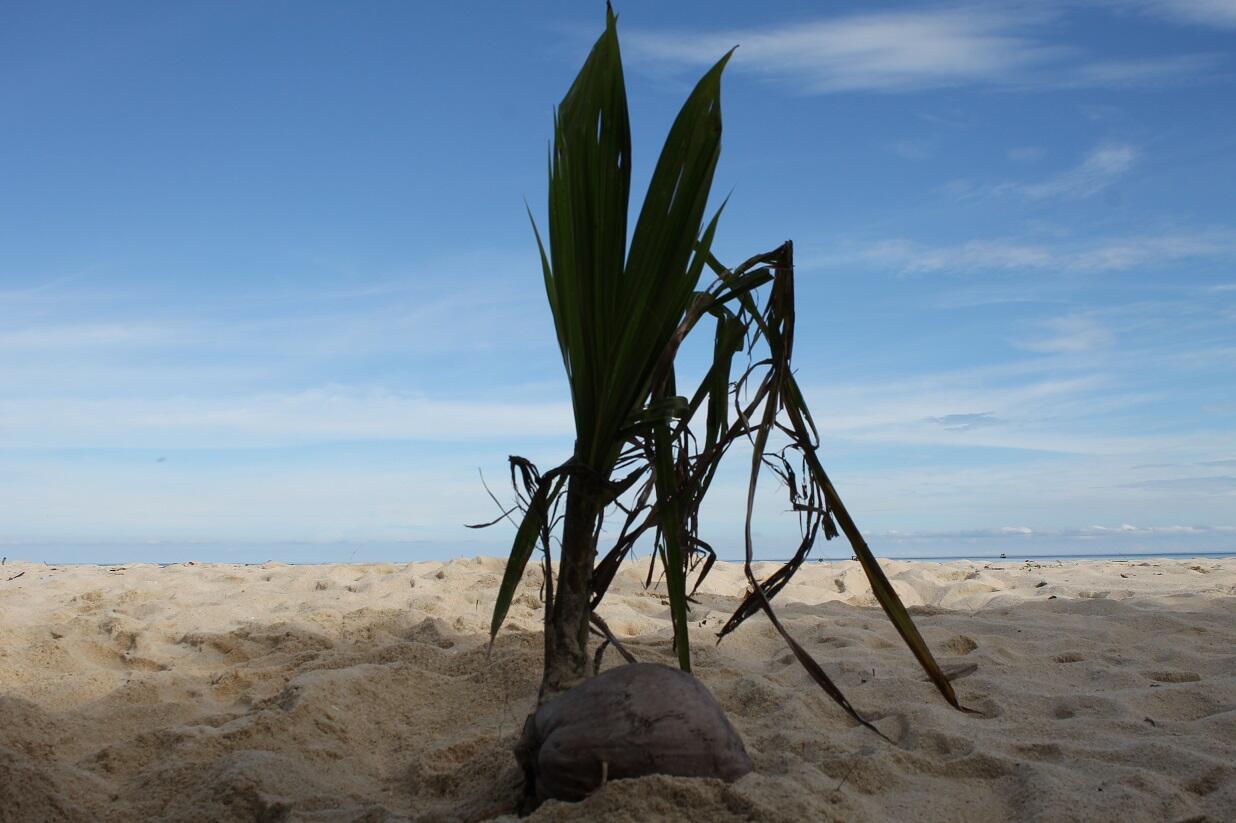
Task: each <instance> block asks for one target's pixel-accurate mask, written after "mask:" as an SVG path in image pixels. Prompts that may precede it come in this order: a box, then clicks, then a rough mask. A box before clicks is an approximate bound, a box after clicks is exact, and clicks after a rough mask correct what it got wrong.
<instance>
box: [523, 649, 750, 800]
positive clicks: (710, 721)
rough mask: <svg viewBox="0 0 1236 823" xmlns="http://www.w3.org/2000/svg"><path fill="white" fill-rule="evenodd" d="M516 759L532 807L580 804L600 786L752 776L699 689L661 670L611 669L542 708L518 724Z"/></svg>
mask: <svg viewBox="0 0 1236 823" xmlns="http://www.w3.org/2000/svg"><path fill="white" fill-rule="evenodd" d="M515 757H516V758H517V759H518V760H519V763H520V765H521V766H522V767H523V769H524V772H525V774H526V775H527V786H528V789H529V791H530V794H531V793H535V802H536V803H540V802H542V801H544V800H548V799H550V798H553V799H556V800H582V799H583V798H585V797H587V796H588V795H589V794H590V793H591V792H593V791H595V790H596V789H598V788H599V787H600V786H601V785H602V784H603V783H604V782H605V781H606V780H621V779H623V778H634V777H643V776H644V775H650V774H664V775H671V776H677V777H716V778H720V779H722V780H725V781H733V780H737V779H738V778H740V777H742V776H743V775H744V774H746V773H747V772H749V771H751V759H750V758H749V757H748V756H747V750H746V748H745V747H744V746H743V743H742V738H740V737H739V736H738V732H736V731H734V727H733V726H731V725H730V722H729V720H728V719H726V717H725V712H723V711H722V710H721V706H720V705H719V704H718V703H717V701H716V699H715V698H714V697H713V696H712V694H710V693H709V691H708V689H706V688H705V687H704V684H703V683H701V682H700V681H699V680H697V679H696V678H695V677H693V676H691V675H690V674H686V673H685V672H682V671H679V670H678V669H674V668H670V667H669V666H664V665H661V664H660V663H632V664H630V665H626V666H619V667H617V668H614V669H610V670H608V671H606V672H603V673H602V674H599V675H597V676H596V677H593V678H591V679H589V680H586V681H584V682H583V683H581V684H580V685H578V686H576V687H574V688H572V689H570V690H568V691H566V692H564V693H562V694H561V695H559V696H558V697H556V698H554V699H553V700H550V701H549V702H547V703H545V704H544V705H543V706H541V707H540V708H539V709H537V711H536V712H535V713H534V714H532V715H530V716H529V717H528V721H527V722H526V723H525V724H524V732H523V736H522V738H521V739H520V741H519V743H518V745H517V746H516V747H515Z"/></svg>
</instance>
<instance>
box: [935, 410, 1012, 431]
mask: <svg viewBox="0 0 1236 823" xmlns="http://www.w3.org/2000/svg"><path fill="white" fill-rule="evenodd" d="M929 419H930V420H931V422H933V423H935V424H936V425H938V426H940V428H942V429H947V430H948V431H970V430H971V429H979V428H985V427H987V426H1002V425H1004V421H1003V420H1001V419H1000V418H999V417H996V416H995V415H994V414H992V413H991V412H970V413H966V414H946V415H944V416H943V417H932V418H929Z"/></svg>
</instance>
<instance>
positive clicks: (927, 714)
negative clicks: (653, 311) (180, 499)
mask: <svg viewBox="0 0 1236 823" xmlns="http://www.w3.org/2000/svg"><path fill="white" fill-rule="evenodd" d="M887 568H888V570H889V574H890V576H891V577H892V578H893V579H894V581H895V585H896V586H897V588H898V590H899V591H900V592H901V594H902V596H903V597H904V598H905V599H906V602H907V604H909V605H911V606H913V607H915V608H913V611H914V612H915V614H916V615H917V619H918V620H919V621H920V626H921V627H922V628H923V631H924V633H925V634H926V636H927V638H928V640H929V641H930V642H931V644H932V645H933V647H934V648H935V649H936V651H937V654H938V655H939V656H940V658H941V661H942V663H944V664H945V665H946V666H951V667H953V668H954V669H955V670H957V671H960V672H961V673H962V676H961V677H960V678H959V679H958V680H957V687H958V690H959V692H960V694H961V697H962V700H963V701H964V702H965V703H966V704H967V705H968V706H969V707H971V708H973V709H975V710H976V712H977V713H975V714H969V715H966V714H959V713H957V712H955V711H953V710H951V709H950V708H949V707H948V706H946V705H945V704H944V703H943V702H942V701H941V700H940V699H939V698H938V697H937V696H936V694H935V693H934V691H933V689H932V688H931V686H930V685H929V684H928V683H927V682H926V681H925V680H924V679H923V677H922V676H921V674H920V673H919V671H918V670H917V669H916V666H915V663H914V661H913V660H912V658H911V657H910V655H909V653H908V652H907V651H906V650H905V648H904V647H903V646H902V645H901V644H900V642H899V640H898V638H897V637H896V635H895V633H894V632H893V631H892V629H891V628H890V627H889V626H888V624H887V623H886V622H885V621H884V619H883V618H882V615H881V613H880V612H878V610H876V609H874V608H873V601H872V600H871V597H870V595H869V594H868V589H867V586H866V582H865V579H864V578H863V575H862V572H861V570H860V569H859V568H858V566H857V564H855V563H849V562H845V563H824V564H816V565H812V566H810V567H809V568H807V569H805V570H804V571H803V572H802V573H801V574H800V575H799V577H798V578H797V579H796V582H795V583H794V584H793V585H791V586H790V587H789V588H788V589H787V590H786V591H785V592H784V594H783V595H782V596H781V598H780V599H779V601H778V603H779V605H780V613H781V615H782V617H783V619H784V620H785V621H786V623H787V625H788V626H789V627H790V628H791V630H792V631H793V632H795V634H796V636H797V637H798V638H799V639H800V640H801V641H803V643H804V645H806V646H807V647H808V648H809V649H811V650H812V651H813V652H815V653H816V654H817V655H818V656H819V658H820V659H821V660H822V661H823V662H824V663H825V665H826V668H827V669H828V670H829V671H830V672H831V673H833V674H834V675H835V676H836V678H837V680H838V681H839V682H840V684H841V685H842V686H843V688H845V689H846V690H847V692H848V695H849V697H850V698H851V700H852V701H853V702H854V703H855V704H856V705H857V706H858V707H859V708H860V710H862V711H865V712H866V713H868V714H869V715H870V716H872V717H874V718H879V720H878V721H877V725H878V726H879V727H880V728H881V729H882V730H884V731H885V732H886V733H887V734H888V735H889V736H890V737H892V738H893V739H894V740H895V741H896V742H895V744H894V745H890V744H887V743H884V742H883V741H881V740H879V739H878V738H876V737H875V736H874V735H872V734H871V733H870V732H868V731H865V730H863V729H861V728H856V727H854V726H852V725H851V724H850V723H849V722H848V721H847V719H846V718H845V716H844V715H843V714H842V713H841V712H840V710H838V709H837V708H836V707H835V706H833V705H832V703H831V702H830V701H829V700H828V699H827V697H826V696H824V695H823V694H822V693H820V692H819V691H818V689H816V688H815V687H814V686H813V685H812V684H811V683H810V681H809V680H808V679H807V677H806V675H804V673H803V672H802V671H801V670H800V669H799V667H798V666H797V665H796V664H795V663H794V662H793V661H792V660H791V658H790V656H789V654H788V652H787V650H786V649H785V647H784V646H783V645H782V644H781V642H780V641H779V640H778V639H777V638H776V637H775V636H774V634H773V632H772V630H771V628H770V627H769V626H768V624H767V621H764V620H762V619H756V620H752V621H751V622H750V623H749V624H748V625H746V626H744V627H743V628H742V629H740V630H739V632H738V633H737V634H735V635H734V636H731V637H729V638H727V639H726V640H725V641H724V642H723V643H722V644H721V645H720V646H717V645H714V644H713V643H712V640H713V633H714V632H715V630H716V629H717V628H718V627H719V625H720V623H721V622H722V621H723V620H724V617H725V616H726V615H727V613H728V610H729V609H731V608H732V607H733V606H734V604H735V603H736V595H737V594H739V593H740V592H741V591H742V589H743V586H742V575H741V569H740V568H739V567H737V566H734V565H726V566H723V567H719V568H718V570H717V571H716V572H715V573H714V574H713V576H712V577H711V578H710V579H709V582H708V585H707V586H706V591H705V592H704V593H703V594H702V596H701V597H700V600H701V605H700V607H698V608H697V609H696V610H695V611H694V613H693V617H694V619H695V621H696V626H695V628H694V629H693V632H694V641H695V649H696V661H697V669H698V673H699V674H700V675H701V677H702V678H703V680H704V681H705V683H706V684H707V685H708V686H709V688H711V689H712V691H713V692H714V694H716V696H717V698H718V699H719V700H720V701H721V703H722V705H723V706H724V707H725V709H726V710H727V711H728V712H729V713H730V715H731V718H732V719H733V721H734V724H735V726H736V727H737V728H738V730H739V731H740V732H741V733H742V735H743V737H744V739H745V740H746V743H747V747H748V749H749V751H750V753H751V756H752V759H753V761H754V762H755V766H756V769H757V773H756V774H753V775H750V776H748V777H746V778H744V779H743V780H741V781H739V782H738V783H736V784H734V785H732V786H724V785H722V784H719V783H712V782H708V781H693V780H684V779H668V778H653V779H646V780H640V781H619V782H615V783H611V784H610V785H608V786H607V787H606V788H605V789H604V790H603V791H601V792H600V793H598V794H597V795H594V796H593V797H592V798H590V799H589V800H587V801H585V802H584V803H582V804H577V805H566V804H558V803H550V804H546V805H545V806H543V807H542V808H541V810H540V811H538V812H537V814H536V815H535V817H534V818H532V819H534V820H541V821H549V820H567V819H570V820H598V819H605V820H648V819H673V818H675V817H679V816H681V817H682V818H684V819H685V818H686V817H687V811H688V810H689V812H690V818H691V819H693V820H710V821H728V820H787V821H789V820H850V821H861V820H872V821H875V820H941V821H943V820H950V821H953V820H957V821H991V820H1003V819H1010V820H1052V821H1058V820H1119V821H1121V823H1132V822H1133V821H1140V820H1146V821H1151V820H1153V821H1164V820H1169V821H1170V820H1175V821H1185V820H1188V821H1201V820H1211V821H1216V823H1217V822H1218V821H1221V820H1231V819H1233V812H1234V810H1236V560H1230V559H1228V560H1214V559H1203V560H1149V561H1145V562H1137V561H1134V562H1106V561H1104V562H1098V561H1096V562H1071V563H1059V564H1044V565H1038V564H1030V565H1027V564H1020V563H1017V562H1014V561H1002V562H999V563H970V562H954V563H942V564H937V563H910V562H889V563H888V564H887ZM500 573H501V562H500V561H499V560H495V559H488V558H485V559H475V560H459V561H453V562H449V563H417V564H411V565H365V566H347V565H336V566H285V565H273V564H272V565H265V566H249V567H238V566H217V565H192V564H185V565H177V566H170V567H166V568H160V567H156V566H127V567H112V568H96V567H81V566H67V567H63V566H62V567H50V566H46V565H44V564H41V563H20V562H19V563H14V562H12V561H10V562H8V563H7V564H6V565H4V566H3V567H2V568H0V621H2V623H3V627H4V628H3V634H2V635H0V820H6V821H7V820H125V821H129V820H185V821H188V820H202V821H206V820H245V821H248V820H263V821H273V820H306V821H316V820H322V821H326V820H330V821H353V820H365V821H383V820H392V819H393V820H404V819H413V820H457V819H459V820H476V819H485V818H488V817H492V816H498V815H502V814H504V813H509V810H510V801H511V798H512V796H513V792H514V789H513V787H514V785H515V784H516V783H517V781H518V779H519V775H518V774H517V772H516V770H515V768H514V762H513V760H512V758H511V756H510V754H509V747H510V744H511V742H512V740H513V739H514V737H515V735H516V734H517V732H518V730H519V728H520V726H521V724H522V721H523V718H524V716H525V714H526V713H527V711H528V709H529V707H530V706H531V703H532V701H533V697H534V694H535V688H536V684H537V676H538V667H539V665H540V660H539V657H540V638H539V634H538V632H539V619H540V618H539V607H540V603H539V600H538V580H537V578H536V576H535V575H532V574H530V575H529V576H528V578H527V579H526V580H525V584H524V587H523V589H522V591H521V592H520V593H519V595H518V597H517V602H516V604H515V606H514V608H513V609H512V616H511V619H510V622H509V624H508V626H507V628H506V629H504V631H503V632H502V634H501V636H500V638H499V642H498V643H497V645H496V648H495V649H494V651H493V654H492V655H491V656H489V657H488V658H487V657H486V654H485V649H484V635H485V630H486V626H487V623H488V617H489V611H490V607H491V604H492V600H493V593H494V590H495V587H496V584H497V581H498V577H499V575H500ZM640 575H641V570H640V569H636V568H628V569H627V570H626V572H625V576H624V577H622V579H621V580H620V583H619V585H618V587H617V588H616V589H615V590H614V591H613V592H612V593H611V595H610V597H609V598H608V599H607V602H606V604H605V606H604V608H603V609H602V614H603V615H604V616H605V617H606V619H607V620H608V622H609V624H610V626H611V627H612V628H613V629H614V630H615V632H616V633H618V634H619V635H621V636H623V637H626V638H629V640H628V641H627V642H628V645H629V647H630V648H631V649H632V651H634V652H635V654H636V655H637V656H639V657H640V658H641V659H646V660H661V661H665V662H669V660H670V657H669V646H668V638H669V620H668V608H667V606H666V603H665V601H664V600H663V599H662V598H661V597H660V596H659V595H658V594H657V593H656V592H655V591H654V592H646V591H644V590H643V588H642V587H641V585H640V583H639V578H640ZM619 662H620V660H619V658H618V657H617V656H616V655H612V654H611V655H608V656H607V658H606V661H605V665H607V666H612V665H617V664H618V663H619ZM975 667H976V668H975Z"/></svg>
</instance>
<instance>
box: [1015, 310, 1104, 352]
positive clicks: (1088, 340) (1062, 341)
mask: <svg viewBox="0 0 1236 823" xmlns="http://www.w3.org/2000/svg"><path fill="white" fill-rule="evenodd" d="M1044 325H1045V326H1046V330H1047V332H1048V333H1047V335H1046V336H1044V337H1039V338H1036V339H1033V340H1026V341H1023V342H1022V343H1020V346H1021V348H1023V349H1026V350H1027V351H1034V352H1044V353H1047V354H1070V353H1078V352H1087V351H1092V350H1094V349H1097V348H1102V347H1104V346H1108V345H1110V344H1111V343H1112V342H1113V341H1114V340H1115V335H1113V334H1112V332H1111V330H1110V329H1108V328H1107V327H1106V326H1105V325H1103V324H1102V323H1100V322H1099V321H1098V320H1097V319H1096V318H1094V317H1092V316H1090V315H1085V314H1071V315H1068V316H1066V317H1057V318H1054V319H1052V320H1049V321H1047V322H1046V323H1045V324H1044Z"/></svg>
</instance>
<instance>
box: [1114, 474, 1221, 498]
mask: <svg viewBox="0 0 1236 823" xmlns="http://www.w3.org/2000/svg"><path fill="white" fill-rule="evenodd" d="M1128 488H1131V489H1145V490H1146V491H1155V492H1170V493H1177V494H1236V477H1230V476H1218V477H1169V478H1164V479H1160V480H1142V481H1140V482H1138V483H1129V484H1128Z"/></svg>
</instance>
